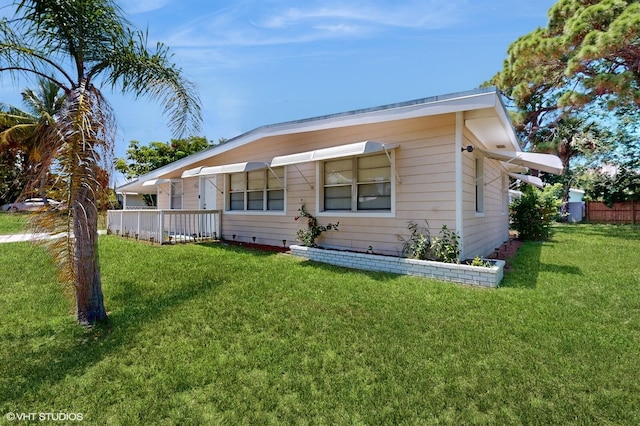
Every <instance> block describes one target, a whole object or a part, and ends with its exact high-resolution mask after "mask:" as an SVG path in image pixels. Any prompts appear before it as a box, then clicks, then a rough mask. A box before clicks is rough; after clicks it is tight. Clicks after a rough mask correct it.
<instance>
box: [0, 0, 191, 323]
mask: <svg viewBox="0 0 640 426" xmlns="http://www.w3.org/2000/svg"><path fill="white" fill-rule="evenodd" d="M169 59H170V53H169V49H168V48H167V47H165V46H164V45H163V44H162V43H158V44H157V45H156V46H155V49H154V50H150V49H149V48H147V37H146V35H145V34H144V33H142V32H140V31H137V30H134V29H132V28H130V26H129V24H128V22H127V21H126V20H125V18H124V16H123V14H122V11H121V10H120V8H119V7H118V6H117V5H116V4H115V2H113V1H110V0H62V1H61V0H21V1H18V2H16V14H15V17H14V18H13V19H11V20H7V19H4V20H3V21H2V22H0V72H8V73H12V74H19V75H21V76H26V77H27V78H29V77H32V78H33V77H36V78H44V79H46V80H48V81H50V82H51V83H53V84H55V85H56V86H57V87H59V88H60V89H61V90H62V91H63V92H64V102H63V105H62V107H61V109H60V110H59V111H58V112H57V113H56V114H55V115H54V116H53V119H54V121H53V122H50V123H48V124H47V125H46V126H41V127H40V128H39V129H38V133H39V137H40V138H41V141H42V142H43V147H46V148H43V149H42V152H41V155H42V157H41V160H42V161H41V162H42V164H45V165H46V166H47V167H48V168H49V167H53V168H55V170H56V173H57V175H58V177H59V179H60V182H61V183H63V184H64V185H63V191H62V192H63V195H64V201H66V203H67V206H68V210H67V211H66V212H65V213H64V215H63V220H62V222H59V221H54V222H51V223H52V224H53V226H55V227H57V228H58V229H60V228H59V227H60V226H62V227H63V228H62V229H63V230H64V231H66V238H62V239H57V240H49V241H51V243H50V244H51V245H50V246H49V248H50V250H51V252H52V254H53V255H54V258H55V259H56V261H57V263H58V265H59V270H60V272H61V278H62V279H63V281H65V282H68V283H70V284H71V285H73V289H74V293H75V301H76V311H77V319H78V322H79V323H81V324H93V323H95V322H97V321H101V320H104V319H106V317H107V314H106V310H105V307H104V302H103V295H102V282H101V277H100V265H99V261H98V250H97V248H98V238H97V236H98V229H97V228H98V225H97V224H98V202H99V200H100V196H101V194H104V193H105V191H106V189H107V188H108V183H109V179H108V176H106V174H105V173H104V171H105V170H110V169H111V166H110V159H111V156H112V151H113V146H114V140H115V125H114V113H113V110H112V108H111V106H110V105H109V103H108V102H107V99H106V98H105V97H104V95H103V93H102V91H101V89H100V87H101V86H100V85H105V86H107V87H110V88H112V89H120V90H121V91H122V92H123V93H125V94H132V95H133V96H135V97H139V96H147V97H148V98H150V99H151V100H153V101H159V102H160V103H161V104H162V105H163V107H164V112H165V113H166V114H167V115H168V117H169V125H170V126H171V127H172V128H173V129H174V131H175V134H176V135H177V136H181V135H183V134H184V133H186V132H187V131H196V130H197V128H198V126H199V124H200V121H201V117H200V103H199V100H198V96H197V94H196V93H195V91H194V88H193V86H192V84H191V83H189V82H188V81H187V80H185V79H184V78H183V77H182V74H181V70H180V69H178V68H177V67H176V66H175V64H173V63H171V62H170V60H169ZM55 215H56V213H50V214H49V215H48V217H49V218H50V217H51V216H53V217H55V218H59V216H55ZM58 215H59V213H58Z"/></svg>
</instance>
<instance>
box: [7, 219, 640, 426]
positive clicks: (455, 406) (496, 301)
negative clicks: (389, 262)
mask: <svg viewBox="0 0 640 426" xmlns="http://www.w3.org/2000/svg"><path fill="white" fill-rule="evenodd" d="M638 253H640V228H638V227H635V228H634V227H631V226H625V227H614V226H592V225H580V226H562V227H559V228H558V229H557V232H556V234H555V236H554V238H553V240H552V241H550V242H545V243H526V244H525V245H524V246H523V247H522V249H521V251H520V253H519V254H518V257H517V258H516V259H515V261H514V262H513V267H512V269H511V271H510V272H509V273H508V274H507V276H506V277H505V280H504V281H503V286H502V287H501V288H499V289H497V290H480V289H476V288H472V287H467V286H460V285H455V284H448V283H442V282H437V281H429V280H422V279H418V278H411V277H399V276H394V275H388V274H381V273H380V274H379V273H365V272H356V271H350V270H346V269H341V268H337V267H331V266H326V265H320V264H316V263H312V262H308V261H301V260H299V259H296V258H294V257H292V256H287V255H282V254H269V253H262V252H253V251H248V250H243V249H242V248H238V247H229V246H223V245H219V244H203V245H182V246H162V247H158V246H150V245H146V244H144V243H136V242H134V241H127V240H122V239H118V238H117V237H113V236H108V237H101V242H100V256H101V264H102V276H103V286H104V292H105V298H106V300H105V302H106V306H107V310H108V311H109V315H110V321H109V323H108V324H106V325H103V326H100V327H96V328H94V329H92V330H89V331H87V330H84V329H82V328H80V327H78V326H77V325H76V324H75V322H74V319H73V316H72V314H71V312H72V304H71V302H70V301H69V298H68V297H66V296H65V291H64V289H63V288H62V287H61V286H60V285H59V284H58V283H57V282H56V280H55V274H54V272H53V269H52V265H51V263H50V261H49V260H48V258H47V256H45V255H44V254H43V253H42V252H41V250H40V249H38V248H31V246H29V245H28V244H27V243H17V244H11V245H7V244H5V245H0V259H2V262H0V265H1V266H0V342H2V344H1V345H0V396H1V397H0V414H4V413H6V412H51V411H61V412H80V413H83V418H84V422H83V423H85V424H114V425H115V424H117V425H119V424H163V423H164V424H218V423H223V424H237V423H241V424H292V423H294V424H309V423H311V424H354V423H355V424H455V425H459V424H597V425H607V424H610V425H619V424H640V374H638V371H639V369H638V368H639V367H638V366H640V266H639V264H638Z"/></svg>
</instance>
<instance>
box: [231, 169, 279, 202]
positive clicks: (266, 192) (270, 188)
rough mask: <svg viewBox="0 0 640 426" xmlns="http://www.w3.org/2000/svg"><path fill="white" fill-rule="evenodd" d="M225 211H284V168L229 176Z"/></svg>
mask: <svg viewBox="0 0 640 426" xmlns="http://www.w3.org/2000/svg"><path fill="white" fill-rule="evenodd" d="M228 182H229V191H228V193H229V197H228V199H227V202H228V204H227V210H233V211H284V167H276V168H273V169H265V170H254V171H251V172H242V173H233V174H230V175H229V180H228Z"/></svg>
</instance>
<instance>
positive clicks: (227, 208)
mask: <svg viewBox="0 0 640 426" xmlns="http://www.w3.org/2000/svg"><path fill="white" fill-rule="evenodd" d="M279 169H280V170H282V177H277V178H276V176H274V173H275V171H276V170H279ZM256 172H262V173H264V187H263V188H262V190H254V189H248V187H249V185H248V179H249V174H250V173H256ZM240 174H242V175H244V180H245V187H244V190H242V193H243V194H244V197H243V201H244V208H243V209H242V210H231V194H232V192H231V176H232V175H240ZM286 176H287V169H286V168H285V167H284V166H282V167H274V168H273V169H270V168H267V169H261V170H252V171H248V172H238V173H228V174H225V175H224V179H225V182H224V185H225V188H226V194H225V197H224V213H225V214H232V215H235V214H237V215H276V216H284V215H286V214H287V190H286V187H287V185H286ZM270 178H272V179H273V178H276V179H279V180H281V181H282V182H281V184H282V186H281V187H280V188H268V186H269V179H270ZM258 191H262V210H249V209H248V207H249V193H252V192H258ZM275 191H282V192H283V197H284V198H283V206H282V210H268V203H269V192H275ZM237 192H240V191H235V192H234V193H237Z"/></svg>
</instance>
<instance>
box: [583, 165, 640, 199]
mask: <svg viewBox="0 0 640 426" xmlns="http://www.w3.org/2000/svg"><path fill="white" fill-rule="evenodd" d="M586 193H587V195H588V196H589V198H592V199H595V200H601V201H602V202H604V203H605V205H607V206H608V207H613V204H614V203H617V202H621V201H631V200H633V201H640V170H639V169H630V168H628V167H626V166H622V167H620V168H618V169H616V170H615V173H596V174H595V175H594V176H593V180H592V182H591V185H590V186H589V187H588V188H587V191H586Z"/></svg>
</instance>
